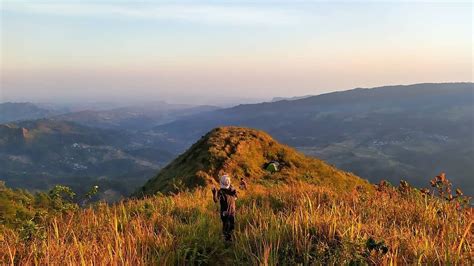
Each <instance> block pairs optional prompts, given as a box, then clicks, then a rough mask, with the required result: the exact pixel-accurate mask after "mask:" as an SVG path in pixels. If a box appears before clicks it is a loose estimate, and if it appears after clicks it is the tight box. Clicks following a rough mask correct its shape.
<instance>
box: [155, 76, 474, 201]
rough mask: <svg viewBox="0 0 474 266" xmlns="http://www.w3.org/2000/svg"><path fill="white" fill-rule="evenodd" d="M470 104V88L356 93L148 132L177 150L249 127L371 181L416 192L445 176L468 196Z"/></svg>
mask: <svg viewBox="0 0 474 266" xmlns="http://www.w3.org/2000/svg"><path fill="white" fill-rule="evenodd" d="M473 97H474V87H473V83H445V84H429V83H427V84H415V85H409V86H386V87H379V88H372V89H363V88H358V89H354V90H349V91H342V92H334V93H328V94H323V95H319V96H312V97H307V98H303V99H299V100H291V101H289V100H282V101H277V102H271V103H261V104H248V105H240V106H236V107H233V108H228V109H223V110H219V111H215V112H207V113H202V114H198V115H195V116H192V117H189V118H186V119H180V120H177V121H174V122H172V123H169V124H166V125H162V126H158V127H156V128H155V129H154V132H155V133H156V134H160V135H163V136H167V137H168V138H170V139H173V140H174V141H175V143H176V144H179V146H180V147H182V149H183V150H184V149H185V148H187V147H189V146H190V145H191V144H192V143H193V142H194V141H196V140H197V139H199V138H200V137H201V136H202V135H203V134H205V132H207V131H209V130H211V129H212V128H214V127H218V126H227V125H235V126H245V127H252V128H257V129H262V130H265V131H266V132H268V133H270V134H271V135H273V136H274V137H276V139H277V140H279V141H281V142H283V143H285V144H288V145H291V146H294V147H297V148H298V149H299V150H300V151H303V152H305V153H306V154H309V155H314V156H317V157H319V158H322V159H323V160H326V161H328V162H330V163H332V164H334V165H336V166H337V167H338V168H340V169H343V170H346V171H351V172H354V173H355V174H357V175H359V176H362V177H364V178H368V179H369V180H371V181H373V182H377V181H379V180H381V179H387V180H389V181H391V182H393V183H397V182H399V181H400V180H401V179H406V180H409V181H410V183H413V184H415V185H418V186H423V185H425V184H426V180H428V179H430V178H432V177H433V176H435V175H436V174H438V173H439V172H440V171H446V172H447V174H448V176H449V177H450V179H451V180H453V183H454V184H455V185H457V186H461V187H463V188H464V189H465V191H466V192H467V193H470V194H471V195H474V181H473V180H474V179H473V176H474V164H473V163H472V162H474V136H473V132H474V116H473V114H474V98H473Z"/></svg>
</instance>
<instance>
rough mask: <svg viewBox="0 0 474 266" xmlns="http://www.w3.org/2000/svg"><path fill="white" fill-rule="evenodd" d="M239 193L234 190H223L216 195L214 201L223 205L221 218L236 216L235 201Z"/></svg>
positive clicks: (231, 188)
mask: <svg viewBox="0 0 474 266" xmlns="http://www.w3.org/2000/svg"><path fill="white" fill-rule="evenodd" d="M236 199H237V191H236V190H235V189H234V188H233V187H230V188H221V189H219V191H217V193H216V194H215V195H214V201H215V202H217V201H219V203H220V205H221V216H235V200H236Z"/></svg>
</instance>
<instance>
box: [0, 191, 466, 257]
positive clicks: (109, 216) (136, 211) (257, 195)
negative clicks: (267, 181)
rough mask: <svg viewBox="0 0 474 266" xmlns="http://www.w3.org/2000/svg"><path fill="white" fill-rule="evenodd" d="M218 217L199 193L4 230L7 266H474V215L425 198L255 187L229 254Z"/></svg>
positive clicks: (0, 238) (244, 202)
mask: <svg viewBox="0 0 474 266" xmlns="http://www.w3.org/2000/svg"><path fill="white" fill-rule="evenodd" d="M374 193H375V194H374ZM217 208H218V206H216V205H215V204H214V203H213V202H212V199H211V193H210V191H208V190H207V189H197V190H196V191H194V192H182V193H180V194H177V195H174V196H163V195H158V196H154V197H150V198H146V199H143V200H130V201H126V202H121V203H118V204H115V205H106V204H98V205H95V206H93V207H90V208H88V209H82V210H77V211H70V212H68V213H66V214H63V215H59V216H56V217H53V218H51V219H47V220H46V221H43V222H42V223H40V224H39V225H38V226H39V230H41V231H42V232H43V234H35V235H34V236H33V237H32V238H29V239H24V238H22V237H21V232H19V231H17V230H13V229H7V228H3V231H2V233H1V235H0V264H2V265H3V264H15V265H28V264H35V265H44V264H55V265H66V264H74V265H91V264H99V265H105V264H107V265H116V264H127V265H143V264H159V265H184V264H211V265H218V264H219V265H222V264H260V265H274V264H277V263H279V264H282V265H287V264H290V265H291V264H296V263H301V264H348V263H362V264H365V263H369V264H408V263H410V264H411V263H430V264H443V265H444V264H448V263H452V264H466V265H467V264H471V265H472V264H473V263H474V261H473V251H474V249H473V245H474V240H473V236H472V230H473V226H472V223H473V216H472V214H471V213H470V211H469V210H466V209H465V210H461V211H459V210H457V209H456V207H455V206H454V205H453V204H451V203H449V202H446V201H443V200H439V199H436V198H432V197H431V196H423V195H422V194H420V193H415V192H413V193H399V192H397V191H396V190H395V189H394V190H390V191H377V192H370V193H369V192H364V191H357V190H355V191H352V192H348V193H342V194H336V193H334V192H333V191H332V190H330V189H326V188H324V187H317V186H312V185H308V184H304V185H303V184H294V185H291V186H290V185H282V186H276V187H274V188H271V189H268V188H264V187H262V186H257V185H255V186H252V187H251V188H250V190H248V191H245V192H242V193H241V194H240V197H239V199H238V205H237V208H238V211H237V212H238V214H237V215H238V216H237V224H236V230H235V239H234V242H233V243H232V244H226V243H224V241H223V237H222V235H221V223H220V220H219V215H218V212H217V210H218V209H217ZM371 241H372V242H371ZM369 243H377V245H375V248H374V247H371V246H370V245H369ZM381 247H386V248H387V249H386V250H385V251H384V249H383V248H381Z"/></svg>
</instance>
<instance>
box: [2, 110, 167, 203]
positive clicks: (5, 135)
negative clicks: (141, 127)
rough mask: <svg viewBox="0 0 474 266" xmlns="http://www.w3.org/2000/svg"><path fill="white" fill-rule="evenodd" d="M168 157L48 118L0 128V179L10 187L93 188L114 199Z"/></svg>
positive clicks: (118, 135) (117, 136)
mask: <svg viewBox="0 0 474 266" xmlns="http://www.w3.org/2000/svg"><path fill="white" fill-rule="evenodd" d="M172 158H174V154H172V153H170V152H168V151H167V150H164V149H161V148H160V147H159V146H145V145H139V143H138V144H137V143H136V141H135V139H134V138H132V136H130V135H128V134H127V133H126V132H122V131H114V130H104V129H98V128H90V127H86V126H81V125H78V124H75V123H72V122H65V121H54V120H48V119H41V120H34V121H23V122H19V123H14V124H13V123H12V124H6V125H0V180H4V181H5V182H6V184H7V185H8V186H11V187H14V188H18V187H21V188H26V189H29V190H34V191H35V190H47V189H50V188H51V187H52V186H54V185H55V184H63V185H68V186H71V187H72V188H73V189H74V190H75V191H77V192H79V193H80V192H84V191H87V190H88V189H89V188H90V187H91V186H92V185H99V186H100V188H101V193H102V194H101V195H100V196H101V198H103V199H106V200H117V199H118V198H120V196H128V195H130V193H132V192H133V191H134V190H135V189H136V188H137V187H138V186H139V185H141V184H143V182H145V181H146V180H147V179H148V178H149V177H150V176H152V175H153V174H154V173H156V172H157V171H158V170H159V169H161V167H162V166H164V165H165V164H166V163H168V162H169V161H170V160H171V159H172Z"/></svg>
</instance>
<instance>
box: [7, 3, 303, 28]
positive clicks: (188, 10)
mask: <svg viewBox="0 0 474 266" xmlns="http://www.w3.org/2000/svg"><path fill="white" fill-rule="evenodd" d="M1 9H2V10H3V11H11V12H17V13H30V14H31V13H35V14H46V15H54V16H79V17H101V18H117V17H118V18H133V19H150V20H171V21H183V22H190V23H205V24H231V25H270V26H271V25H294V24H297V23H298V22H299V21H300V20H301V14H298V13H296V12H295V11H294V10H293V11H291V10H286V9H283V8H276V7H263V6H251V5H238V6H236V5H217V4H212V5H211V4H203V5H196V4H188V5H184V4H180V5H176V4H172V5H171V4H153V3H134V4H130V3H128V4H124V3H119V4H111V3H108V4H107V3H31V2H30V3H28V2H23V3H18V2H6V3H5V2H4V4H3V5H2V6H1Z"/></svg>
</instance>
